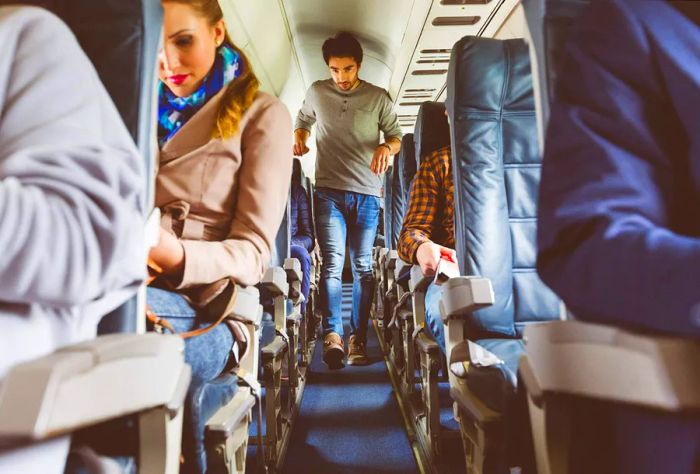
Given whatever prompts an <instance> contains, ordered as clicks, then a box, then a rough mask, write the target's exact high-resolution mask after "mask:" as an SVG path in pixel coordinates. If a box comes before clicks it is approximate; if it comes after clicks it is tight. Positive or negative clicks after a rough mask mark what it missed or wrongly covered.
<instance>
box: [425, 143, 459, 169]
mask: <svg viewBox="0 0 700 474" xmlns="http://www.w3.org/2000/svg"><path fill="white" fill-rule="evenodd" d="M451 157H452V150H451V148H450V146H449V145H446V146H443V147H442V148H438V149H437V150H435V151H433V152H431V153H429V154H428V155H427V156H425V158H423V160H422V161H421V167H426V168H429V169H431V170H432V171H444V172H449V169H450V165H451Z"/></svg>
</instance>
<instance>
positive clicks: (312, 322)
mask: <svg viewBox="0 0 700 474" xmlns="http://www.w3.org/2000/svg"><path fill="white" fill-rule="evenodd" d="M306 183H307V184H306V189H307V190H308V193H309V211H310V216H311V231H312V232H313V235H314V243H316V242H317V237H316V207H315V204H314V183H313V182H312V181H311V178H310V177H309V176H307V177H306ZM315 245H316V247H315V248H314V252H313V256H312V257H313V260H312V267H311V277H312V278H311V291H310V292H309V302H308V303H307V305H306V308H307V311H306V317H307V325H308V329H307V334H308V336H309V341H315V340H316V339H317V337H318V329H319V327H320V326H321V318H320V317H319V316H317V315H316V302H317V301H318V291H319V281H320V279H321V265H322V264H323V262H322V261H321V250H320V248H319V247H318V244H315Z"/></svg>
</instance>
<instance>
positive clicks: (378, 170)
mask: <svg viewBox="0 0 700 474" xmlns="http://www.w3.org/2000/svg"><path fill="white" fill-rule="evenodd" d="M390 156H391V153H390V152H389V148H387V147H385V146H384V145H380V146H378V147H377V148H375V149H374V156H372V162H371V163H370V164H369V169H371V170H372V173H374V174H376V175H377V176H379V175H380V174H382V173H384V172H385V171H386V169H387V168H388V167H389V157H390Z"/></svg>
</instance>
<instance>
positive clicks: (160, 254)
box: [148, 228, 185, 279]
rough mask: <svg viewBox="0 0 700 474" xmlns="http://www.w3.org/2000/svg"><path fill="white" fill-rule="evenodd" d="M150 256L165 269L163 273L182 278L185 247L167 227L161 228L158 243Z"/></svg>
mask: <svg viewBox="0 0 700 474" xmlns="http://www.w3.org/2000/svg"><path fill="white" fill-rule="evenodd" d="M148 257H149V258H150V259H151V260H152V261H153V262H154V263H155V264H156V265H158V266H159V267H160V268H161V269H162V270H163V275H165V276H168V277H174V278H176V279H180V278H182V272H183V271H184V269H185V249H184V248H183V247H182V244H181V243H180V240H179V239H178V238H177V237H175V236H174V235H173V234H171V233H170V232H168V231H166V230H165V229H163V228H161V229H160V238H159V239H158V245H156V246H155V247H153V248H152V249H151V251H150V252H149V254H148Z"/></svg>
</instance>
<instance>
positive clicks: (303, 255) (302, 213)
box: [290, 161, 315, 314]
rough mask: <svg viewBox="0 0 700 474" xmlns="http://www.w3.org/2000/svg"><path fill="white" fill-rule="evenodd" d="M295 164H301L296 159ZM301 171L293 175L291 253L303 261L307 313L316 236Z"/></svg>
mask: <svg viewBox="0 0 700 474" xmlns="http://www.w3.org/2000/svg"><path fill="white" fill-rule="evenodd" d="M294 166H301V165H300V164H299V162H297V161H295V162H294ZM300 176H301V173H294V174H293V175H292V202H291V225H290V227H291V234H292V245H291V247H290V254H291V256H292V258H296V259H299V263H301V272H302V274H303V278H302V280H301V293H302V294H303V295H304V302H303V303H302V304H301V314H306V302H307V301H308V300H309V288H310V286H311V252H313V250H314V245H315V242H314V238H313V232H312V231H311V214H310V212H311V211H310V209H309V202H308V198H307V194H306V191H305V190H304V188H303V187H302V186H301V183H300V182H299V177H300Z"/></svg>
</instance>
